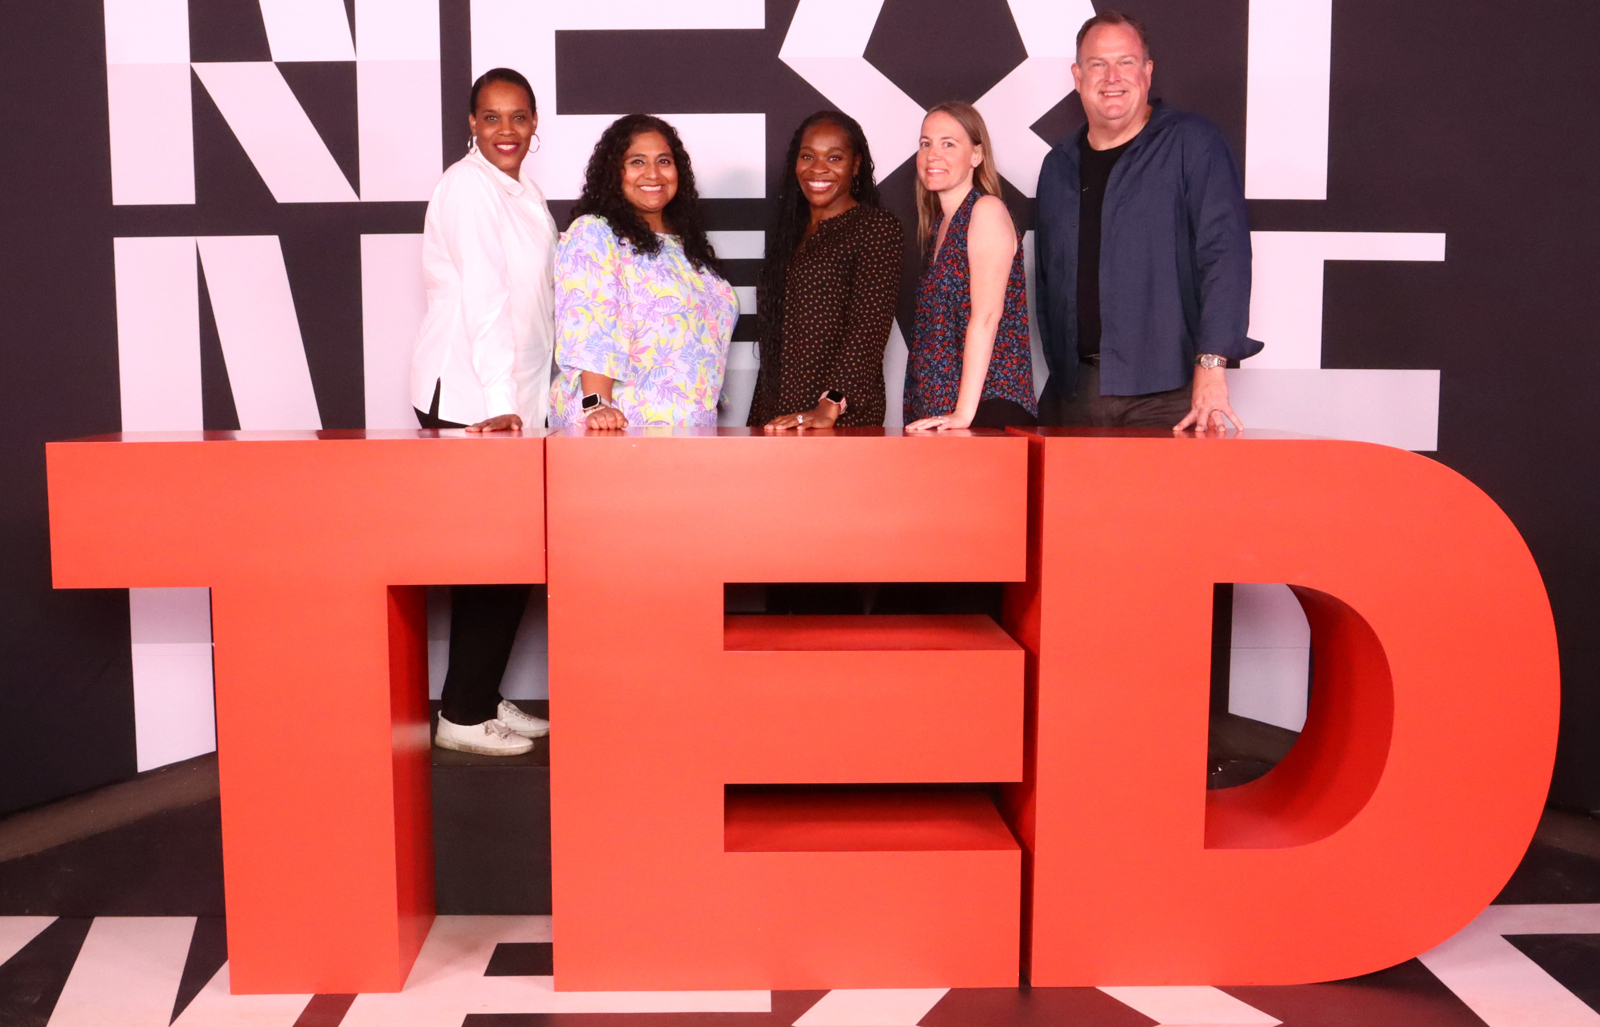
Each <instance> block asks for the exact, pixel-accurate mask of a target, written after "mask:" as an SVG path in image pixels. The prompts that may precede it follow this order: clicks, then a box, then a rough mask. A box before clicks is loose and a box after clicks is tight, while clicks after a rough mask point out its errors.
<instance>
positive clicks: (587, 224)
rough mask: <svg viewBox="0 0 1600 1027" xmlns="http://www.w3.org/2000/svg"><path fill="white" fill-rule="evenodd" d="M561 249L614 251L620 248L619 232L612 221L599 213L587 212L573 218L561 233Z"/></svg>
mask: <svg viewBox="0 0 1600 1027" xmlns="http://www.w3.org/2000/svg"><path fill="white" fill-rule="evenodd" d="M561 249H562V250H563V251H567V250H585V251H590V252H594V251H603V252H607V253H609V252H612V251H614V250H617V249H618V246H617V234H616V233H615V232H613V231H612V230H611V222H609V221H607V220H606V219H605V218H603V217H601V216H600V215H598V214H585V215H583V216H582V217H580V218H576V219H574V220H573V222H572V224H570V225H568V226H567V230H566V231H565V232H562V233H561Z"/></svg>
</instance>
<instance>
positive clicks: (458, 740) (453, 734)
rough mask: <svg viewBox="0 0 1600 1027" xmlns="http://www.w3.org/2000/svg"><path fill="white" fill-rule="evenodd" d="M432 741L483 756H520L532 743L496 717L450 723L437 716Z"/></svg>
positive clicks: (530, 747)
mask: <svg viewBox="0 0 1600 1027" xmlns="http://www.w3.org/2000/svg"><path fill="white" fill-rule="evenodd" d="M433 744H434V745H437V746H438V747H439V748H441V749H454V750H456V751H457V752H476V753H480V754H482V755H484V756H520V755H522V754H523V753H525V752H528V751H529V750H531V749H532V748H533V743H532V742H530V741H528V740H527V739H526V738H523V737H522V736H521V735H519V734H517V733H516V732H515V731H513V730H511V729H510V728H509V727H507V726H506V725H504V724H502V723H501V722H500V721H498V720H486V721H484V722H483V723H482V724H452V723H451V722H450V721H448V720H445V719H444V718H443V717H440V718H439V729H438V730H437V731H435V732H434V733H433Z"/></svg>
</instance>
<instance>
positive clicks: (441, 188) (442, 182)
mask: <svg viewBox="0 0 1600 1027" xmlns="http://www.w3.org/2000/svg"><path fill="white" fill-rule="evenodd" d="M498 195H499V191H498V190H497V189H496V187H495V184H494V182H493V181H492V180H491V179H490V178H489V176H488V175H487V174H486V173H485V172H484V169H483V166H482V165H481V164H479V163H478V162H477V161H474V160H472V159H470V158H467V157H463V158H462V159H461V160H458V161H456V162H455V163H454V164H452V165H450V166H449V167H448V168H445V170H444V174H443V175H442V176H440V178H439V184H438V185H436V186H434V187H433V197H432V199H431V200H429V202H428V210H429V212H430V213H433V214H436V215H437V214H440V213H444V214H449V213H452V212H463V211H467V210H473V209H480V210H481V209H491V208H492V206H493V205H494V204H495V203H496V202H497V200H498Z"/></svg>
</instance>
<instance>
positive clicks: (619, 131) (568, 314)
mask: <svg viewBox="0 0 1600 1027" xmlns="http://www.w3.org/2000/svg"><path fill="white" fill-rule="evenodd" d="M573 213H574V214H575V215H577V217H575V218H574V220H573V222H572V225H571V227H570V228H568V229H567V231H566V234H564V235H563V236H562V237H561V245H560V248H559V249H558V250H557V251H556V363H557V365H558V367H559V372H558V375H557V378H556V381H555V384H554V385H553V387H552V388H551V401H552V406H551V412H550V424H551V426H552V427H557V428H562V427H573V426H577V425H584V426H586V427H589V428H625V427H628V426H629V425H634V426H642V425H676V426H685V427H711V426H715V425H716V423H717V397H718V396H719V395H720V394H721V392H722V376H723V372H724V370H725V369H726V367H727V363H728V345H729V342H730V341H731V340H732V338H733V323H734V321H735V320H736V319H737V318H738V316H739V303H738V300H737V299H736V298H735V296H734V292H733V287H732V286H731V285H729V284H728V282H727V280H726V279H724V278H723V277H722V275H721V274H720V273H719V272H718V270H717V256H716V253H715V252H714V251H713V250H712V248H711V244H710V242H709V241H707V239H706V232H705V226H704V224H703V223H702V220H701V217H700V204H699V196H698V195H697V194H696V193H695V187H694V170H693V168H692V167H691V166H690V164H689V155H688V153H686V152H684V149H683V143H682V141H680V140H679V138H678V133H677V131H676V130H675V129H673V127H672V126H671V125H669V124H667V123H666V122H665V121H662V120H661V119H660V118H654V117H650V116H649V115H645V114H630V115H627V116H625V117H622V118H618V119H617V120H616V121H615V122H613V123H612V124H611V126H610V127H609V128H607V129H606V130H605V132H604V133H603V134H601V136H600V141H599V142H598V143H596V144H595V148H594V153H593V154H592V155H591V156H590V158H589V165H588V168H587V169H586V170H585V172H584V185H583V194H582V195H581V196H580V197H579V198H578V202H577V205H576V206H575V207H574V208H573Z"/></svg>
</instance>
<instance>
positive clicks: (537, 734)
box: [495, 699, 550, 738]
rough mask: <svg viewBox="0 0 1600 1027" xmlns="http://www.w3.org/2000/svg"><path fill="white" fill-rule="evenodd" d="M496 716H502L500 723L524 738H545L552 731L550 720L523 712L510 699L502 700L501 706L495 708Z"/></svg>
mask: <svg viewBox="0 0 1600 1027" xmlns="http://www.w3.org/2000/svg"><path fill="white" fill-rule="evenodd" d="M495 716H497V717H499V718H500V723H502V724H504V725H505V726H506V727H508V728H510V729H511V730H513V731H515V732H516V733H517V734H519V735H521V736H522V737H524V738H543V737H544V736H545V735H547V734H549V733H550V722H549V721H548V720H545V719H544V718H543V717H535V716H534V715H532V714H531V713H523V712H522V711H521V710H520V709H518V708H517V707H516V706H515V705H514V704H513V703H512V702H511V701H510V700H509V699H501V700H500V708H499V709H498V710H495Z"/></svg>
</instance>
